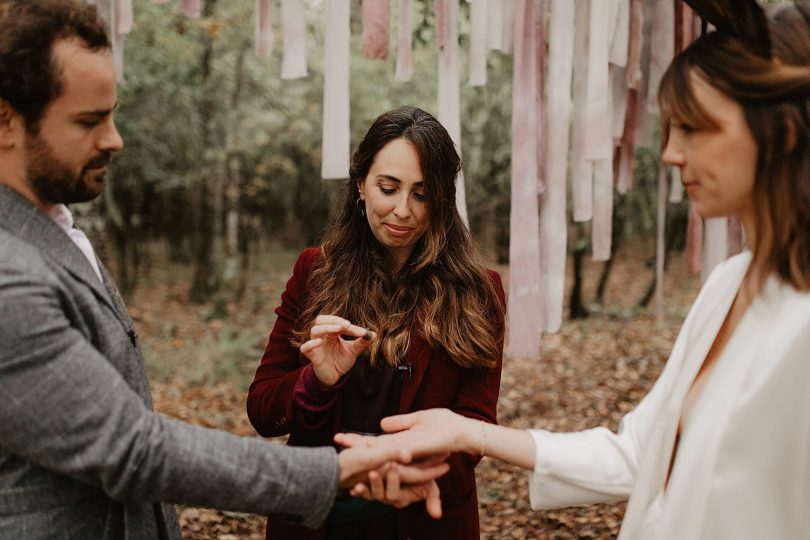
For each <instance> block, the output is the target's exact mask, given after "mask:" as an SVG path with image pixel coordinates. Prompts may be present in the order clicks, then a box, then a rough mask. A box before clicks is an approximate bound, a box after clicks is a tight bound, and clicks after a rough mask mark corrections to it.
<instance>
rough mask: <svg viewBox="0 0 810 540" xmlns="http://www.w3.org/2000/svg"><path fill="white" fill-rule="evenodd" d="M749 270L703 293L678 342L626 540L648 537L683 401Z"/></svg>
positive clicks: (633, 499) (715, 283)
mask: <svg viewBox="0 0 810 540" xmlns="http://www.w3.org/2000/svg"><path fill="white" fill-rule="evenodd" d="M749 258H750V257H749ZM747 268H748V263H747V261H746V263H745V264H742V265H740V268H739V271H738V272H737V273H734V274H730V273H726V275H725V277H726V278H727V279H726V280H725V281H717V280H710V282H709V283H707V287H708V288H706V290H704V291H702V293H701V294H702V297H701V298H700V299H699V302H700V306H697V303H696V308H697V309H695V308H693V309H695V311H694V313H693V314H691V316H690V317H689V318H688V320H687V322H685V323H684V326H683V327H682V328H681V334H683V335H681V336H679V337H678V341H676V344H675V347H674V348H673V350H672V354H671V355H670V357H669V360H667V362H674V363H675V364H676V365H678V364H680V365H681V366H682V368H681V372H680V375H679V377H678V379H677V381H676V382H675V384H674V385H673V386H672V389H671V390H670V393H669V399H668V400H667V406H666V407H664V408H663V411H662V414H661V418H660V420H659V422H658V424H657V426H656V432H655V433H654V434H653V435H652V437H651V442H650V447H649V450H648V451H647V454H646V456H645V457H644V458H643V461H642V463H641V467H640V469H639V473H638V474H639V478H640V479H641V480H640V481H638V482H637V483H636V486H635V488H634V490H633V493H632V495H631V497H630V501H629V503H628V505H627V511H626V513H625V518H624V523H623V525H622V529H621V532H620V535H619V538H620V539H621V540H624V539H629V538H639V537H640V535H642V534H643V533H642V528H643V527H644V526H645V525H644V519H645V516H646V514H647V509H648V508H649V506H650V505H651V504H652V503H653V501H654V500H655V498H656V497H657V496H658V493H659V491H660V489H661V486H662V485H663V483H664V479H665V477H666V474H667V471H668V470H669V463H670V460H671V458H672V451H673V450H674V444H675V435H676V433H677V430H678V423H679V421H680V417H681V410H682V408H683V400H684V398H685V396H686V393H687V392H688V391H689V388H690V387H691V385H692V382H693V381H694V380H695V377H696V376H697V373H698V371H699V370H700V367H701V366H702V365H703V361H704V360H705V359H706V355H707V354H708V352H709V349H710V348H711V346H712V344H713V343H714V340H715V338H716V337H717V333H718V332H719V331H720V326H721V325H722V324H723V321H724V320H725V318H726V315H727V314H728V311H729V309H730V308H731V304H732V303H733V302H734V298H735V297H736V295H737V291H738V290H739V288H740V284H741V283H742V279H743V276H744V275H745V271H746V269H747ZM696 302H697V301H696ZM681 338H685V339H684V340H683V342H682V343H683V345H682V346H680V345H681V343H679V342H680V341H681Z"/></svg>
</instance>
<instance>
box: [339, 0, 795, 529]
mask: <svg viewBox="0 0 810 540" xmlns="http://www.w3.org/2000/svg"><path fill="white" fill-rule="evenodd" d="M687 3H689V4H690V5H692V6H693V7H694V8H695V9H696V10H697V11H698V12H699V13H700V14H701V15H702V16H703V17H704V19H706V20H707V21H708V22H710V23H712V24H713V25H714V27H715V28H716V30H715V31H713V32H710V33H708V34H704V35H703V36H702V37H700V38H699V39H698V40H697V41H696V42H695V43H693V44H692V45H691V46H690V47H689V48H687V49H686V50H685V51H684V52H683V53H681V54H680V55H679V56H678V57H677V58H676V59H675V60H674V61H673V63H672V65H671V66H670V68H669V70H668V71H667V73H666V75H665V76H664V78H663V81H662V83H661V89H660V93H659V94H660V101H661V109H662V112H663V116H664V119H665V120H666V121H667V122H668V123H669V126H670V129H669V139H668V144H667V146H666V149H665V151H664V155H663V158H664V161H666V162H667V163H669V164H671V165H677V166H679V167H680V169H681V173H682V179H683V180H682V181H683V183H684V186H685V187H686V190H687V192H688V194H689V197H690V199H691V202H692V204H694V205H695V206H696V208H697V211H698V212H699V213H700V214H701V215H702V216H703V217H705V218H709V217H720V216H732V215H733V216H738V217H739V218H740V220H741V222H742V223H743V226H744V228H745V233H746V237H747V239H748V245H749V249H748V250H747V251H745V252H743V253H742V254H740V255H738V256H736V257H733V258H731V259H729V260H728V261H726V262H725V263H723V264H721V265H720V266H718V267H717V268H716V270H715V271H714V272H713V273H712V274H711V276H710V278H709V279H708V281H707V282H706V284H705V285H704V287H703V289H702V290H701V292H700V294H699V296H698V298H697V300H696V301H695V303H694V305H693V307H692V309H691V311H690V313H689V315H688V316H687V318H686V320H685V322H684V324H683V327H682V328H681V331H680V334H679V335H678V338H677V340H676V342H675V346H674V348H673V350H672V354H671V356H670V358H669V361H668V362H667V365H666V367H665V369H664V371H663V373H662V374H661V376H660V378H659V379H658V381H657V382H656V383H655V385H654V386H653V388H652V390H651V391H650V393H649V394H648V395H647V396H646V397H645V398H644V399H643V400H642V401H641V403H640V404H639V405H638V406H637V407H636V408H635V410H633V411H632V412H630V413H629V414H627V415H626V416H625V417H624V419H623V420H622V422H621V424H620V426H619V430H618V432H617V433H613V432H611V431H609V430H607V429H605V428H601V427H599V428H595V429H589V430H585V431H581V432H578V433H551V432H548V431H544V430H528V431H526V430H516V429H509V428H504V427H499V426H496V425H489V424H485V423H482V422H476V421H474V420H470V419H466V418H463V417H461V416H458V415H455V414H453V413H451V412H449V411H447V410H440V409H434V410H429V411H420V412H416V413H413V414H408V415H402V416H396V417H391V418H387V419H385V420H384V421H383V428H384V429H385V430H386V431H388V432H393V431H400V430H407V431H404V432H403V433H400V434H397V435H387V436H383V437H382V438H379V439H377V440H369V439H362V438H359V437H353V436H350V435H341V436H339V437H338V439H339V442H341V443H342V444H346V445H352V444H367V445H381V444H388V443H391V444H398V445H400V444H404V445H407V446H410V447H411V448H413V449H414V450H415V451H416V452H418V453H423V454H429V453H433V452H441V451H462V452H468V453H481V454H483V453H486V454H487V455H490V456H492V457H495V458H498V459H501V460H504V461H507V462H510V463H514V464H517V465H519V466H521V467H524V468H526V469H529V470H531V471H532V474H531V478H530V483H531V485H530V496H531V503H532V507H533V508H557V507H563V506H572V505H582V504H590V503H599V502H613V501H619V500H624V499H628V498H629V503H628V506H627V512H626V514H625V519H624V522H623V524H622V528H621V532H620V535H619V538H620V539H639V540H641V539H643V540H649V539H672V540H682V539H692V538H707V539H717V538H721V539H722V538H734V539H762V538H779V539H791V538H808V537H810V512H808V509H809V508H810V2H808V1H807V0H803V1H797V2H795V3H793V4H787V5H780V6H778V7H776V8H775V9H773V10H772V11H769V14H768V16H766V14H765V13H764V12H763V10H762V9H761V8H760V7H759V6H758V5H757V4H756V2H754V1H753V0H745V1H743V0H723V1H710V0H687ZM372 480H373V482H372V483H371V485H359V486H357V487H356V488H355V490H354V491H355V493H356V494H358V495H361V496H365V497H375V498H378V499H383V500H385V499H386V498H387V499H389V500H391V499H392V498H394V497H396V478H386V479H381V478H379V477H374V478H373V479H372Z"/></svg>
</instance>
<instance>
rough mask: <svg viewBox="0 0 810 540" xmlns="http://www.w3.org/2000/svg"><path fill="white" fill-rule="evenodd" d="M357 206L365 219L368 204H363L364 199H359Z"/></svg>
mask: <svg viewBox="0 0 810 540" xmlns="http://www.w3.org/2000/svg"><path fill="white" fill-rule="evenodd" d="M355 204H356V205H357V209H358V210H359V211H360V214H361V215H362V216H363V217H366V203H365V202H363V199H361V198H360V197H357V202H356V203H355Z"/></svg>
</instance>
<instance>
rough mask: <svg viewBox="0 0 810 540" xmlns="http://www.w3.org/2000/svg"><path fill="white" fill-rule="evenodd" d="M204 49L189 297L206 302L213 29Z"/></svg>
mask: <svg viewBox="0 0 810 540" xmlns="http://www.w3.org/2000/svg"><path fill="white" fill-rule="evenodd" d="M216 3H217V0H205V6H204V8H203V17H211V16H212V15H213V14H214V7H215V5H216ZM202 41H203V53H202V57H201V59H200V73H201V76H202V77H201V78H202V84H201V86H202V97H201V98H200V104H199V109H198V110H199V115H200V135H201V137H200V140H201V141H202V148H201V150H202V152H203V155H204V156H205V157H204V159H203V167H202V169H201V170H200V171H199V172H198V180H199V184H198V189H197V190H196V201H195V202H196V204H195V207H196V215H195V216H194V218H195V219H194V234H193V240H192V257H193V258H194V260H193V264H194V277H193V278H192V283H191V290H190V291H189V300H191V301H192V302H204V301H205V300H207V299H208V298H209V297H210V296H211V294H212V293H213V292H214V291H215V290H216V289H217V280H218V277H217V272H216V269H215V267H214V264H213V262H214V261H213V259H214V257H213V244H214V235H215V234H216V233H217V231H216V230H215V228H214V219H212V218H213V213H214V205H213V204H212V201H211V198H212V191H213V190H212V187H213V181H212V178H211V175H212V174H216V168H215V167H213V166H212V165H213V164H212V163H211V158H210V151H211V149H212V148H213V144H212V141H211V139H212V130H211V119H212V116H213V114H214V99H213V97H212V96H213V92H214V89H213V88H212V87H211V86H212V85H211V84H210V79H211V67H212V63H213V56H214V39H213V37H212V36H211V34H210V33H208V32H207V31H204V32H203V34H202Z"/></svg>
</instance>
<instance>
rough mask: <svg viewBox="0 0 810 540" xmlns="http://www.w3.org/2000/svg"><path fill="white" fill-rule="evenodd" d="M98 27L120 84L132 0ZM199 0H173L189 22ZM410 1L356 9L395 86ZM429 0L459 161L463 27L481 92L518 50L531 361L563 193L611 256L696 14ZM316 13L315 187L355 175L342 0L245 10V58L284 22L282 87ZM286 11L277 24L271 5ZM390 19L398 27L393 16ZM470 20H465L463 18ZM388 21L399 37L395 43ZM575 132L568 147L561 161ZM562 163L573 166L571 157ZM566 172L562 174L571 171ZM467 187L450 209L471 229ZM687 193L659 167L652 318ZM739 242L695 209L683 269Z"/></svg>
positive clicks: (516, 247) (120, 3) (554, 298)
mask: <svg viewBox="0 0 810 540" xmlns="http://www.w3.org/2000/svg"><path fill="white" fill-rule="evenodd" d="M87 1H88V3H90V4H95V5H96V6H97V7H98V9H99V12H100V13H101V15H102V16H103V17H104V18H105V19H106V20H107V21H108V23H109V28H110V35H111V39H112V44H113V53H114V58H115V63H116V68H117V71H118V78H119V80H120V81H122V82H123V81H124V80H125V77H124V42H125V38H126V36H127V34H129V33H130V32H131V30H132V28H133V24H134V13H133V3H132V0H87ZM202 1H203V0H152V2H153V3H156V4H165V3H169V2H176V3H177V4H178V8H179V9H180V10H182V13H183V14H184V15H185V16H186V17H190V18H199V17H200V16H201V12H202ZM415 1H418V0H395V1H394V2H393V5H392V2H391V0H362V2H361V17H362V54H363V55H364V56H365V57H366V58H371V59H383V58H386V57H387V56H388V54H389V48H390V47H391V46H392V43H395V47H396V68H395V73H394V76H395V80H397V81H408V80H410V79H411V77H412V75H413V58H412V46H413V31H414V25H413V16H414V9H415V7H414V2H415ZM461 1H465V3H467V4H469V6H468V9H465V10H461V9H460V5H459V2H460V0H432V7H433V13H434V19H435V25H436V28H435V39H436V48H437V54H438V66H439V69H438V88H437V96H438V102H437V114H436V116H437V118H438V119H439V120H440V121H441V122H442V123H443V124H444V126H445V127H446V128H447V130H448V132H449V133H450V135H451V137H452V138H453V141H454V142H455V143H456V145H457V148H458V150H459V153H460V151H461V122H462V118H461V117H460V110H461V107H460V84H461V81H460V71H461V67H462V58H461V51H460V47H459V29H460V28H462V27H463V28H468V29H469V50H468V54H467V61H468V79H467V84H470V85H471V86H484V85H486V82H487V55H488V54H492V52H493V51H496V53H497V54H512V55H513V56H514V61H513V69H514V73H513V94H512V105H513V114H512V197H511V201H512V202H511V216H510V220H511V221H510V248H509V254H510V263H511V264H510V280H509V306H508V311H509V336H508V340H507V356H522V357H537V356H539V348H540V347H539V344H540V336H541V333H542V332H543V331H549V332H554V331H557V330H558V329H559V328H560V325H561V323H562V319H563V303H564V302H563V301H564V296H565V295H564V293H565V274H566V270H565V268H566V259H567V228H568V213H567V203H568V201H567V193H568V181H569V174H570V177H571V178H570V181H571V193H572V197H573V201H572V203H573V205H572V208H573V211H572V216H571V217H572V219H573V220H574V221H577V222H585V221H590V222H591V232H592V242H591V244H592V250H593V253H592V256H593V259H594V260H596V261H604V260H607V259H609V258H610V255H611V235H612V230H611V229H612V216H613V190H614V186H615V189H616V190H617V191H618V192H619V193H626V192H627V191H628V190H629V189H631V188H632V185H633V152H634V149H635V148H636V147H638V146H650V144H651V141H652V126H653V123H654V122H653V118H654V115H655V114H657V112H658V111H657V109H658V105H657V88H658V84H659V82H660V79H661V77H662V75H663V72H664V70H665V69H666V67H667V65H668V64H669V62H670V61H671V60H672V57H673V55H674V54H675V53H677V52H678V51H680V50H682V49H683V48H684V47H686V46H688V44H689V43H690V42H691V41H692V40H693V39H695V37H696V36H697V35H699V33H700V29H701V24H700V19H699V17H698V16H697V15H696V14H695V13H694V12H693V11H692V10H691V9H689V8H688V7H687V6H686V5H685V4H684V3H683V0H461ZM310 4H311V5H312V6H321V5H322V6H323V11H324V18H323V25H324V35H325V39H324V41H325V43H324V53H323V54H324V57H325V62H324V65H325V68H324V71H325V72H324V103H323V141H324V143H323V149H322V155H323V158H322V167H321V175H322V177H323V178H336V179H340V178H346V177H347V176H348V171H349V155H350V138H349V118H350V110H349V77H350V74H351V69H350V65H349V58H350V43H351V40H350V38H351V24H350V23H351V2H350V0H255V9H256V21H255V36H256V38H255V40H256V45H255V50H256V54H257V55H259V56H261V57H267V56H269V55H271V54H273V52H274V41H275V36H276V34H275V33H274V31H273V22H274V21H275V20H280V21H281V22H280V25H281V27H282V28H281V35H282V39H283V61H282V70H281V74H280V77H281V78H283V79H295V78H300V77H306V76H307V75H308V71H307V60H306V47H305V44H306V41H305V38H306V35H305V31H306V30H305V29H306V25H305V18H304V17H305V11H306V8H307V7H308V6H310ZM279 5H280V8H281V17H280V18H278V17H277V18H274V17H273V16H272V13H273V10H275V9H278V7H279ZM392 16H393V17H392ZM462 17H468V19H469V20H462ZM392 18H393V20H394V22H396V23H397V24H398V28H397V39H396V41H395V42H393V41H392V40H391V39H390V37H389V33H390V32H389V29H390V28H391V25H392ZM569 132H570V133H571V134H572V137H571V141H572V142H571V149H570V150H571V151H570V152H569ZM569 156H570V163H569ZM569 170H570V173H569ZM464 182H465V178H464V175H463V173H460V174H459V177H458V179H457V194H458V196H457V201H456V203H457V206H458V210H459V213H460V215H461V216H462V218H463V219H464V221H465V223H466V222H467V208H466V200H465V188H464ZM682 198H683V191H682V189H681V185H680V178H679V174H678V171H677V170H672V171H668V170H667V169H666V168H665V167H664V166H663V164H661V165H660V166H659V197H658V206H657V213H658V222H659V226H658V263H657V266H656V277H657V290H656V312H657V313H658V314H659V315H662V313H663V267H664V266H663V262H664V261H663V257H664V251H663V241H664V227H663V224H664V222H665V219H666V203H667V201H669V202H679V201H681V200H682ZM742 243H743V239H742V237H741V229H740V226H739V223H738V222H736V221H734V220H726V219H719V220H707V221H706V222H705V224H704V222H703V220H702V219H701V218H700V216H698V215H697V213H696V212H694V211H693V210H691V209H690V212H689V219H688V231H687V247H686V262H687V266H688V270H689V271H690V273H701V272H702V274H703V276H704V277H703V278H704V279H705V276H706V275H708V273H709V272H710V271H711V269H712V268H713V267H714V266H715V265H717V264H718V263H719V262H721V261H722V260H724V259H725V258H726V257H727V256H729V255H730V254H733V253H734V252H736V251H739V249H740V248H741V245H742Z"/></svg>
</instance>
